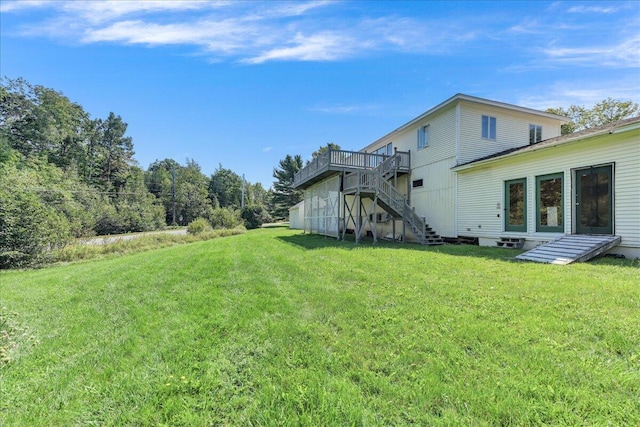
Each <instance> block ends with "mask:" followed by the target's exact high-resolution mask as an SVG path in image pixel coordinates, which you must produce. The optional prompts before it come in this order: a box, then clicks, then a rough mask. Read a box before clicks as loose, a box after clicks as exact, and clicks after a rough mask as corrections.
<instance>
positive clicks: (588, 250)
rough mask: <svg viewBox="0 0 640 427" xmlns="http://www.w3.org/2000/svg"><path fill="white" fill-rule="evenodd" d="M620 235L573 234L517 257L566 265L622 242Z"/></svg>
mask: <svg viewBox="0 0 640 427" xmlns="http://www.w3.org/2000/svg"><path fill="white" fill-rule="evenodd" d="M620 240H621V238H620V236H608V235H607V236H603V235H586V234H571V235H567V236H563V237H561V238H560V239H558V240H554V241H553V242H549V243H547V244H545V245H541V246H538V247H536V248H533V249H531V250H530V251H527V252H524V253H522V254H520V255H518V256H516V259H519V260H524V261H533V262H543V263H547V264H559V265H566V264H571V263H572V262H584V261H588V260H590V259H591V258H595V257H597V256H598V255H600V254H602V253H604V252H606V251H608V250H609V249H611V248H613V247H614V246H617V245H619V244H620Z"/></svg>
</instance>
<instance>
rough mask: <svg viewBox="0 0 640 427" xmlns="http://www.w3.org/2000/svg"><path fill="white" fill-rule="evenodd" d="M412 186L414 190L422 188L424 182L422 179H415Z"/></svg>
mask: <svg viewBox="0 0 640 427" xmlns="http://www.w3.org/2000/svg"><path fill="white" fill-rule="evenodd" d="M411 186H412V187H413V188H417V187H422V186H423V180H422V179H414V180H413V181H412V182H411Z"/></svg>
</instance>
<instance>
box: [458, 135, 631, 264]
mask: <svg viewBox="0 0 640 427" xmlns="http://www.w3.org/2000/svg"><path fill="white" fill-rule="evenodd" d="M639 147H640V131H638V130H634V131H630V132H627V133H624V134H620V135H603V136H598V137H593V138H592V139H590V140H587V141H578V142H570V143H566V144H564V145H559V146H556V147H553V148H548V149H541V150H538V151H533V152H530V153H523V154H521V155H519V156H515V157H511V158H506V159H501V160H496V161H495V162H492V163H490V164H488V165H484V166H478V167H477V168H472V169H466V170H461V171H459V173H458V234H459V235H461V236H471V237H479V238H487V239H497V238H499V237H500V236H508V235H515V236H522V235H523V234H524V235H526V238H527V240H529V239H532V240H536V239H537V240H540V241H547V240H550V239H552V238H555V237H559V236H560V235H561V234H562V233H539V232H536V214H535V209H536V186H535V185H528V187H527V200H528V203H527V224H528V226H527V228H528V230H527V232H526V233H505V232H503V223H504V221H503V215H504V210H503V208H504V206H503V201H504V190H503V188H504V185H503V183H504V181H508V180H511V179H517V178H527V181H528V182H530V183H535V179H536V176H541V175H545V174H553V173H563V175H564V182H563V199H564V200H563V202H564V208H565V211H564V216H563V222H564V224H563V225H564V233H574V232H575V224H574V218H573V217H574V209H573V206H574V195H573V193H574V191H573V181H574V172H573V171H574V169H577V168H583V167H589V166H597V165H603V164H612V165H613V169H614V178H613V180H614V233H615V234H616V235H618V236H621V237H622V242H621V244H620V248H622V249H621V250H624V248H635V250H638V251H640V227H638V224H640V188H639V187H638V182H640V167H638V165H640V149H639ZM616 250H617V249H614V250H613V252H616Z"/></svg>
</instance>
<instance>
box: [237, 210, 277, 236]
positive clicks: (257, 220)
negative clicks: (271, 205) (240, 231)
mask: <svg viewBox="0 0 640 427" xmlns="http://www.w3.org/2000/svg"><path fill="white" fill-rule="evenodd" d="M241 217H242V219H243V220H244V226H245V227H247V229H249V230H251V229H253V228H259V227H260V226H261V225H262V224H264V223H265V222H271V216H270V215H269V212H267V210H266V209H265V208H264V207H263V206H259V205H254V206H245V207H244V208H242V213H241Z"/></svg>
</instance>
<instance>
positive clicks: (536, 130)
mask: <svg viewBox="0 0 640 427" xmlns="http://www.w3.org/2000/svg"><path fill="white" fill-rule="evenodd" d="M540 141H542V126H538V125H529V144H535V143H536V142H540Z"/></svg>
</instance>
